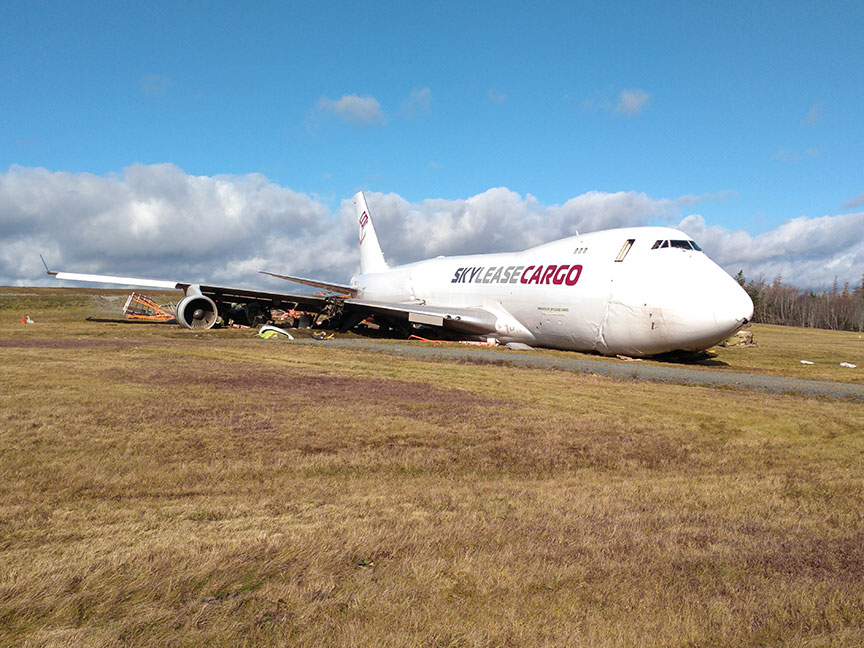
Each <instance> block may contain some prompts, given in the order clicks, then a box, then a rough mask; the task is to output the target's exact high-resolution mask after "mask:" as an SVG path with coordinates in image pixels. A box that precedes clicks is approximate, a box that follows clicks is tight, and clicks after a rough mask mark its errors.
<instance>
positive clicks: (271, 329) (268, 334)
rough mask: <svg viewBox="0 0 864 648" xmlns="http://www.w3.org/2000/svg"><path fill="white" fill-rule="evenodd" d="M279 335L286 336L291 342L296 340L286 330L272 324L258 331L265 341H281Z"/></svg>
mask: <svg viewBox="0 0 864 648" xmlns="http://www.w3.org/2000/svg"><path fill="white" fill-rule="evenodd" d="M279 335H284V336H285V337H287V338H288V339H289V340H293V339H294V336H293V335H291V334H290V333H289V332H288V331H286V330H285V329H281V328H279V327H278V326H273V325H271V324H265V325H264V326H262V327H261V328H260V329H258V337H260V338H264V339H265V340H272V339H273V338H276V339H279Z"/></svg>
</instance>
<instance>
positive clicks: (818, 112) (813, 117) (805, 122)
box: [801, 104, 822, 126]
mask: <svg viewBox="0 0 864 648" xmlns="http://www.w3.org/2000/svg"><path fill="white" fill-rule="evenodd" d="M820 119H822V104H815V105H813V106H811V107H810V110H808V111H807V114H806V115H805V116H804V119H802V120H801V125H802V126H811V125H813V124H815V123H816V122H818V121H819V120H820Z"/></svg>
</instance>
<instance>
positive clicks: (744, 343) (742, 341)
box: [718, 331, 756, 347]
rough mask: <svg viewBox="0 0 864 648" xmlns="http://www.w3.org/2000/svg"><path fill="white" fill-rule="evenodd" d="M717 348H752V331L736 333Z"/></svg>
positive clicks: (753, 344) (754, 343)
mask: <svg viewBox="0 0 864 648" xmlns="http://www.w3.org/2000/svg"><path fill="white" fill-rule="evenodd" d="M718 346H721V347H733V346H740V347H754V346H756V342H754V341H753V331H738V332H737V333H736V334H735V335H734V336H733V337H731V338H729V339H728V340H724V341H723V342H721V343H720V344H719V345H718Z"/></svg>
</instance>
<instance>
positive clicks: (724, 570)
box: [0, 288, 864, 647]
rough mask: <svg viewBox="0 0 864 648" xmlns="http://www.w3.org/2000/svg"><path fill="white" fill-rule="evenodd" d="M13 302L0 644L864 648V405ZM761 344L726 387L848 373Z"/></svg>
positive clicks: (1, 521) (70, 300)
mask: <svg viewBox="0 0 864 648" xmlns="http://www.w3.org/2000/svg"><path fill="white" fill-rule="evenodd" d="M0 292H2V293H3V295H2V296H0V363H2V365H0V366H2V367H3V371H2V374H0V476H2V480H0V645H10V646H13V645H14V646H18V645H21V646H129V645H135V646H137V645H153V646H156V645H158V646H163V645H177V646H191V645H216V646H240V645H286V646H295V645H296V646H646V645H647V646H682V647H683V646H753V645H764V646H769V645H770V646H774V645H788V646H804V645H806V646H859V645H862V644H864V506H862V505H864V405H862V404H861V403H856V402H850V401H845V400H827V399H817V398H807V397H798V396H788V395H769V394H763V393H747V392H736V391H732V390H728V389H724V390H718V389H711V388H703V387H689V386H683V385H667V384H657V383H650V382H639V381H621V380H613V379H609V378H602V377H597V376H590V375H584V374H575V373H568V372H563V371H554V370H545V371H544V370H537V369H520V368H514V367H507V366H495V365H487V364H466V363H450V362H434V363H430V362H423V361H418V360H412V359H408V358H400V357H395V356H388V355H382V354H374V355H373V354H369V353H366V352H362V351H358V350H350V349H341V348H335V347H328V346H327V345H326V343H322V344H321V345H317V346H312V345H291V344H290V343H284V342H273V341H263V340H259V339H256V338H254V337H252V332H250V331H248V330H245V331H244V330H226V331H213V332H206V333H196V332H192V331H186V330H181V329H178V328H176V327H171V326H164V325H138V324H129V325H127V324H110V323H98V322H87V321H84V317H85V316H87V315H97V316H98V315H103V316H104V315H108V314H110V313H112V312H113V313H114V314H115V315H116V308H117V307H118V305H117V303H116V302H117V301H118V299H119V302H120V305H122V298H118V297H117V296H116V295H117V294H118V293H116V292H109V291H95V290H93V291H88V290H80V289H75V290H72V291H58V290H45V289H39V290H37V289H6V288H4V289H0ZM112 309H113V310H112ZM24 314H29V315H30V316H31V317H32V318H33V319H34V320H35V321H36V322H37V323H36V324H35V325H23V324H21V321H20V318H21V316H22V315H24ZM754 331H755V333H756V338H757V342H758V343H759V346H757V347H754V348H750V349H720V350H719V351H718V360H719V361H720V362H722V363H725V365H724V366H721V369H723V370H729V371H752V372H760V371H763V372H766V373H769V372H775V373H783V372H785V371H786V370H787V366H788V371H789V373H788V374H784V375H793V376H796V377H800V376H799V374H798V373H796V372H800V371H802V367H803V366H801V365H800V363H798V362H797V361H798V359H799V358H798V356H799V355H801V354H802V352H803V351H808V352H809V354H810V355H808V356H804V355H801V358H802V359H811V360H813V361H814V362H818V364H817V365H814V366H813V368H815V371H816V372H822V373H824V374H826V375H828V374H830V375H831V376H835V377H831V378H826V377H825V376H824V375H813V376H807V377H814V378H820V379H834V380H840V379H843V380H847V381H850V382H851V381H853V380H859V379H858V378H857V375H858V373H859V372H861V371H862V369H858V370H848V371H846V372H845V373H841V372H839V371H838V370H837V369H835V365H836V364H837V362H835V360H837V359H838V358H839V359H842V360H847V361H850V362H855V359H856V357H857V359H858V360H859V362H858V364H859V367H861V366H862V365H864V363H862V362H860V361H861V359H862V353H861V346H862V344H864V343H862V342H860V341H859V340H858V339H857V337H856V336H857V334H848V335H847V334H838V333H835V332H827V331H801V330H797V329H782V328H779V327H755V328H754ZM856 353H857V354H858V355H857V356H856V355H855V354H856ZM793 360H794V362H792V361H793ZM837 361H838V362H839V360H837ZM796 363H797V364H798V366H794V365H795V364H796ZM804 369H805V370H806V369H808V368H806V367H805V368H804ZM836 376H840V377H836Z"/></svg>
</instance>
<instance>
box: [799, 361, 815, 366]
mask: <svg viewBox="0 0 864 648" xmlns="http://www.w3.org/2000/svg"><path fill="white" fill-rule="evenodd" d="M801 364H803V365H812V364H816V363H815V362H810V361H809V360H802V361H801Z"/></svg>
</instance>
